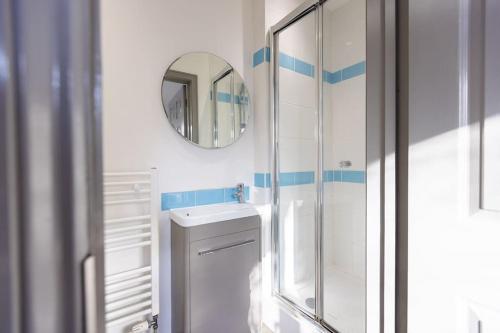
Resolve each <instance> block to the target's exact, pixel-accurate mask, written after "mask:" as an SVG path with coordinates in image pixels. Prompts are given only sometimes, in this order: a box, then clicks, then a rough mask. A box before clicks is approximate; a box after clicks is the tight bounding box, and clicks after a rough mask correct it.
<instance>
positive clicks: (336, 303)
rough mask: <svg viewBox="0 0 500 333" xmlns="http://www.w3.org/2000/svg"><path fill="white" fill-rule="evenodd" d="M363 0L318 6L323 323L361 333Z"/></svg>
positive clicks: (363, 145) (364, 265) (363, 98)
mask: <svg viewBox="0 0 500 333" xmlns="http://www.w3.org/2000/svg"><path fill="white" fill-rule="evenodd" d="M365 7H366V6H365V0H348V1H342V2H341V3H340V2H339V1H327V2H325V4H324V5H323V34H322V36H323V50H322V52H323V73H324V75H323V108H322V109H323V168H324V170H323V174H324V182H323V184H324V188H323V220H322V229H323V234H322V237H323V239H322V248H323V250H322V253H323V260H322V263H323V267H322V272H323V283H322V288H323V290H322V295H323V311H322V317H323V320H324V321H325V322H326V323H327V324H328V325H329V326H331V327H333V328H335V329H336V330H337V331H339V332H352V333H363V332H365V303H366V302H365V298H366V297H365V294H366V292H365V280H366V272H365V267H366V264H365V263H366V259H365V257H366V255H365V253H366V182H365V178H366V177H365V174H366V172H365V171H366V157H365V156H366V135H365V133H366V75H365V57H366V55H365V53H366V51H365V45H366V37H365V34H366V32H365V30H366V28H365V26H366V23H365V22H366V18H365V17H366V14H365V12H366V9H365Z"/></svg>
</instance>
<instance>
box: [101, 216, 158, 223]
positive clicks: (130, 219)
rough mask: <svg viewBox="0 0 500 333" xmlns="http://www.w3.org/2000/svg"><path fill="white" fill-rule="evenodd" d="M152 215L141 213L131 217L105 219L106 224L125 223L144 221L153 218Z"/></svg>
mask: <svg viewBox="0 0 500 333" xmlns="http://www.w3.org/2000/svg"><path fill="white" fill-rule="evenodd" d="M151 219H152V216H151V215H140V216H131V217H122V218H118V219H109V220H104V224H115V223H125V222H135V221H144V220H148V221H149V220H151Z"/></svg>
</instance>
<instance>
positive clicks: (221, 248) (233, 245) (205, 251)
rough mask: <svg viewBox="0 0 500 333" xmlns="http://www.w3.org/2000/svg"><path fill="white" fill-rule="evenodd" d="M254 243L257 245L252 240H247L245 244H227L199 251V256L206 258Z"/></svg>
mask: <svg viewBox="0 0 500 333" xmlns="http://www.w3.org/2000/svg"><path fill="white" fill-rule="evenodd" d="M252 243H255V239H250V240H246V241H243V242H237V243H231V244H227V245H224V246H221V247H214V248H212V249H209V250H199V251H198V255H199V256H206V255H209V254H212V253H214V252H217V251H221V250H227V249H231V248H233V247H240V246H243V245H248V244H252Z"/></svg>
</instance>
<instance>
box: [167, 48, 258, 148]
mask: <svg viewBox="0 0 500 333" xmlns="http://www.w3.org/2000/svg"><path fill="white" fill-rule="evenodd" d="M161 98H162V101H163V108H164V110H165V114H166V115H167V118H168V120H169V122H170V124H171V125H172V127H173V128H174V129H175V131H176V132H177V133H179V134H180V135H182V136H183V137H184V138H185V139H187V140H188V141H190V142H192V143H194V144H196V145H198V146H200V147H204V148H222V147H226V146H229V145H231V144H232V143H234V142H235V141H236V140H238V139H239V138H240V136H242V135H243V133H244V132H245V129H246V127H247V124H248V118H249V112H250V99H249V96H248V90H247V88H246V86H245V83H244V82H243V79H242V77H241V76H240V74H238V72H237V71H236V70H235V69H234V68H233V67H232V66H231V65H230V64H229V63H228V62H227V61H225V60H224V59H222V58H220V57H218V56H215V55H213V54H210V53H204V52H195V53H188V54H185V55H183V56H182V57H180V58H179V59H177V60H176V61H174V62H173V63H172V64H171V65H170V67H169V68H168V69H167V72H166V73H165V75H164V76H163V82H162V86H161Z"/></svg>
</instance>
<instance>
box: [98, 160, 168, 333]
mask: <svg viewBox="0 0 500 333" xmlns="http://www.w3.org/2000/svg"><path fill="white" fill-rule="evenodd" d="M104 180H105V181H104V196H105V201H104V205H105V215H106V217H105V220H104V227H105V230H104V235H105V239H104V251H105V253H106V255H107V257H106V260H110V259H109V258H116V253H120V252H121V251H129V250H132V249H141V248H143V249H144V250H141V251H148V250H149V253H150V256H149V263H146V265H145V266H144V267H139V268H133V267H129V268H128V269H127V270H123V271H119V272H116V268H117V267H118V266H115V269H114V270H111V269H109V268H110V266H109V265H111V264H112V263H111V262H109V263H106V271H107V272H108V271H113V274H110V275H107V276H106V280H105V282H106V283H105V299H106V307H105V311H106V313H105V318H106V327H107V328H110V327H116V326H119V325H130V324H132V323H133V322H134V321H138V320H144V318H145V317H147V318H148V319H152V317H153V316H157V315H158V314H159V243H158V242H159V237H158V234H159V229H158V217H159V210H160V205H159V199H160V194H159V190H158V170H157V169H151V171H148V172H142V171H141V172H109V173H104ZM146 205H148V206H146ZM112 207H114V208H112ZM121 207H123V208H124V210H123V209H122V208H121ZM106 209H110V210H111V209H113V210H114V212H115V214H114V215H113V216H111V217H112V218H109V217H110V216H107V215H108V214H106ZM122 210H123V211H128V212H131V211H136V215H134V216H130V215H129V216H126V215H124V216H120V215H119V214H116V212H120V211H122ZM137 212H141V213H143V214H142V215H138V214H137ZM138 253H142V252H138ZM144 253H146V252H144ZM108 255H113V256H114V257H108ZM123 255H126V252H124V253H123ZM122 259H123V258H122ZM125 262H126V260H125ZM130 268H132V269H130Z"/></svg>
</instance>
